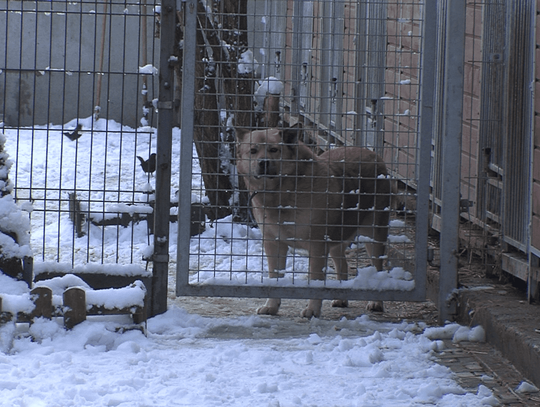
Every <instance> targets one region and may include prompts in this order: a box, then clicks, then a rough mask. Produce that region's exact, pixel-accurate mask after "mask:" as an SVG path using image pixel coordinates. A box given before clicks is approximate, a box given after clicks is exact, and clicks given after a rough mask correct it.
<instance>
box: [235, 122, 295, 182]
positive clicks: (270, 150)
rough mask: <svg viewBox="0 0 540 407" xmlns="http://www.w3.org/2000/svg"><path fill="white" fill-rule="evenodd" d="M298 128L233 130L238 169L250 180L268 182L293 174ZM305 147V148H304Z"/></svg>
mask: <svg viewBox="0 0 540 407" xmlns="http://www.w3.org/2000/svg"><path fill="white" fill-rule="evenodd" d="M300 132H301V129H299V128H288V129H283V130H282V129H277V128H271V129H264V130H255V131H250V130H246V129H236V141H237V148H236V153H237V154H236V155H237V159H238V161H237V168H238V172H239V174H240V175H243V176H245V177H249V178H251V179H255V180H260V179H266V180H271V179H275V178H278V177H281V176H284V175H293V174H295V173H296V168H297V162H298V160H299V159H302V157H299V153H298V152H299V146H300V144H299V143H300V142H299V141H298V138H299V134H300ZM304 147H305V146H304Z"/></svg>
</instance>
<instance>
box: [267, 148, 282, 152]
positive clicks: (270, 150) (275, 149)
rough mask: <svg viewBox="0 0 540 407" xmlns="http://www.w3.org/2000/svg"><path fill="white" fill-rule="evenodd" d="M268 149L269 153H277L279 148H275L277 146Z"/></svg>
mask: <svg viewBox="0 0 540 407" xmlns="http://www.w3.org/2000/svg"><path fill="white" fill-rule="evenodd" d="M268 151H269V152H271V153H277V152H278V151H279V150H278V149H277V147H271V148H270V149H269V150H268Z"/></svg>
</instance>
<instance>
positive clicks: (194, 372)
mask: <svg viewBox="0 0 540 407" xmlns="http://www.w3.org/2000/svg"><path fill="white" fill-rule="evenodd" d="M0 287H1V291H9V292H11V293H12V294H13V293H17V292H19V293H21V294H23V293H24V292H26V290H27V289H26V287H25V286H24V283H21V282H15V281H13V280H12V279H10V278H8V277H6V276H0ZM121 322H125V321H121V320H120V319H119V318H118V317H115V318H111V319H106V318H105V317H99V318H94V319H91V318H89V320H88V321H86V322H84V323H82V324H80V325H78V326H76V327H75V328H74V329H73V330H72V331H65V330H64V329H63V328H62V327H61V321H56V320H53V321H47V320H38V321H37V322H36V323H35V324H33V325H32V326H30V327H28V326H27V325H26V324H19V325H15V324H12V323H10V324H7V325H4V326H3V327H2V328H0V405H1V406H10V407H12V406H126V407H128V406H129V407H132V406H167V407H170V406H223V405H227V406H280V407H286V406H321V407H322V406H324V407H327V406H340V407H345V406H400V407H403V406H420V405H436V406H448V407H456V406H467V407H470V406H484V405H496V404H497V403H496V400H495V398H494V397H493V395H492V394H491V391H490V390H489V389H487V388H486V387H484V386H480V387H479V388H478V390H477V391H476V392H475V393H471V392H466V391H464V390H463V389H462V388H460V386H459V385H457V383H456V382H455V380H454V379H453V373H452V372H451V371H450V370H449V369H448V368H446V367H443V366H440V365H438V364H437V363H435V362H434V361H433V359H434V356H435V353H436V352H438V351H444V344H443V342H442V341H441V339H443V338H452V337H454V338H455V340H456V341H459V340H482V339H483V330H482V329H481V328H476V329H474V330H471V329H469V328H465V327H459V326H458V325H448V326H446V327H444V328H429V327H426V326H425V325H423V324H415V323H408V322H403V323H401V324H390V323H380V322H373V321H371V320H370V319H369V318H368V317H367V316H363V317H360V318H357V319H355V320H346V319H342V320H340V321H329V320H319V319H312V320H311V321H307V320H305V321H299V320H292V319H283V318H273V317H259V316H252V317H237V318H208V317H201V316H197V315H192V314H188V313H187V312H186V311H185V310H183V309H181V308H179V307H177V306H172V307H171V308H170V309H169V310H168V311H167V312H166V313H165V314H163V315H160V316H157V317H154V318H152V319H150V320H149V321H148V329H147V336H145V335H143V333H141V332H140V331H128V332H124V333H117V332H115V328H116V327H117V326H118V325H119V324H120V323H121Z"/></svg>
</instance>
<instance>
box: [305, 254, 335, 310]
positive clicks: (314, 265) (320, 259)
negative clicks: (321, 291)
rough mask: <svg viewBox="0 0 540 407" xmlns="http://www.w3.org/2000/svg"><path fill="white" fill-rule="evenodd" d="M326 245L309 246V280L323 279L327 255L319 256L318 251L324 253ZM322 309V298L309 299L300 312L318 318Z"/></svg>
mask: <svg viewBox="0 0 540 407" xmlns="http://www.w3.org/2000/svg"><path fill="white" fill-rule="evenodd" d="M325 249H326V247H325V246H324V245H321V247H317V246H315V247H313V246H312V247H311V248H310V250H309V252H310V257H309V278H310V280H324V277H325V275H324V272H323V269H324V268H325V267H327V265H328V257H327V255H326V254H325V255H324V256H320V254H319V253H326V250H325ZM312 253H317V254H318V255H317V256H313V255H312ZM321 309H322V300H319V299H313V300H309V303H308V306H307V307H306V308H304V309H303V310H302V313H301V314H300V315H301V316H302V317H304V318H312V317H316V318H319V317H320V316H321Z"/></svg>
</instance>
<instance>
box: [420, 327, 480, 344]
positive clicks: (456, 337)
mask: <svg viewBox="0 0 540 407" xmlns="http://www.w3.org/2000/svg"><path fill="white" fill-rule="evenodd" d="M424 335H426V336H427V337H428V338H429V339H452V342H463V341H469V342H484V341H485V340H486V332H485V331H484V328H482V327H481V326H480V325H478V326H475V327H474V328H468V327H465V326H461V325H459V324H449V325H446V326H444V327H434V328H428V329H426V331H425V333H424Z"/></svg>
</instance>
